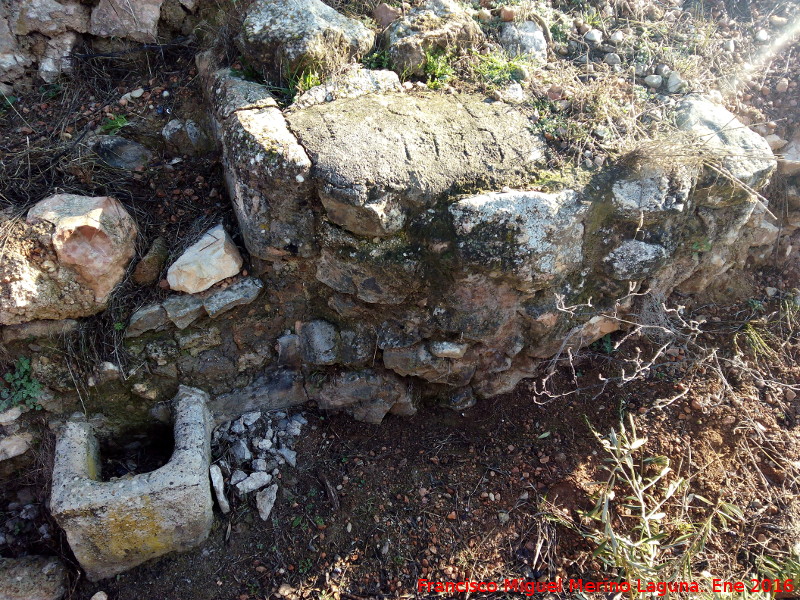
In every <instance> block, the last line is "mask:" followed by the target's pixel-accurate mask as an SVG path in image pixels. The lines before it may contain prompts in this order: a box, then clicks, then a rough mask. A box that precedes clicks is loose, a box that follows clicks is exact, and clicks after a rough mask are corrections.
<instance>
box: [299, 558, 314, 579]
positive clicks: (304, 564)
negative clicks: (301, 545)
mask: <svg viewBox="0 0 800 600" xmlns="http://www.w3.org/2000/svg"><path fill="white" fill-rule="evenodd" d="M313 566H314V561H313V560H311V559H310V558H304V559H303V560H301V561H300V564H299V565H298V567H297V570H298V571H299V572H300V573H301V574H303V575H305V574H306V573H308V572H309V571H310V570H311V568H312V567H313Z"/></svg>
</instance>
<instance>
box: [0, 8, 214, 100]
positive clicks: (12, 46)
mask: <svg viewBox="0 0 800 600" xmlns="http://www.w3.org/2000/svg"><path fill="white" fill-rule="evenodd" d="M198 4H199V3H198V1H197V0H137V1H136V2H127V1H124V0H2V1H1V2H0V93H3V94H5V95H7V96H10V95H12V94H13V93H14V91H15V90H17V91H20V90H24V89H25V88H27V87H30V86H31V85H32V84H33V83H34V82H35V81H36V80H37V79H38V80H42V81H44V82H46V83H52V82H54V81H56V80H57V79H58V77H59V76H60V75H61V74H62V73H69V72H70V71H71V70H72V67H73V58H72V54H73V52H76V51H79V50H80V49H81V47H82V45H83V42H84V41H89V42H90V43H92V44H95V45H96V46H97V48H98V49H99V50H108V49H110V48H112V47H119V46H120V45H122V44H125V43H133V44H155V43H159V42H163V41H167V40H169V39H171V38H174V37H175V36H176V35H181V34H182V35H187V34H189V33H191V32H192V31H193V29H194V27H195V26H196V25H197V23H198V21H199V18H198V16H197V11H198V8H199V6H198Z"/></svg>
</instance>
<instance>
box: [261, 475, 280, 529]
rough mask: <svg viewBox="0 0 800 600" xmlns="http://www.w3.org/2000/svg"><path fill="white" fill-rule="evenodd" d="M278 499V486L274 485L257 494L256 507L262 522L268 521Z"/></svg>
mask: <svg viewBox="0 0 800 600" xmlns="http://www.w3.org/2000/svg"><path fill="white" fill-rule="evenodd" d="M277 497H278V484H277V483H273V484H272V485H271V486H269V487H268V488H266V489H264V490H261V491H260V492H258V493H257V494H256V507H257V508H258V516H259V517H261V520H263V521H266V520H268V519H269V515H270V513H271V512H272V507H273V506H275V500H276V499H277Z"/></svg>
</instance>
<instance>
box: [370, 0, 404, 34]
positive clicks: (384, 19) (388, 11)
mask: <svg viewBox="0 0 800 600" xmlns="http://www.w3.org/2000/svg"><path fill="white" fill-rule="evenodd" d="M402 15H403V12H402V11H401V10H400V9H399V8H397V7H395V6H389V5H388V4H386V3H385V2H381V3H380V4H378V6H376V7H375V10H373V11H372V18H373V19H375V22H376V23H377V24H378V26H379V27H380V28H381V29H386V28H387V27H388V26H389V25H391V24H392V23H394V22H395V21H396V20H397V19H399V18H400V17H401V16H402Z"/></svg>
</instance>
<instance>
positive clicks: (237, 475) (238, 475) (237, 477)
mask: <svg viewBox="0 0 800 600" xmlns="http://www.w3.org/2000/svg"><path fill="white" fill-rule="evenodd" d="M245 479H247V473H245V472H244V471H240V470H239V469H236V470H235V471H234V472H233V473H231V485H236V484H237V483H241V482H242V481H244V480H245Z"/></svg>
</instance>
